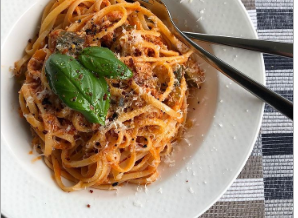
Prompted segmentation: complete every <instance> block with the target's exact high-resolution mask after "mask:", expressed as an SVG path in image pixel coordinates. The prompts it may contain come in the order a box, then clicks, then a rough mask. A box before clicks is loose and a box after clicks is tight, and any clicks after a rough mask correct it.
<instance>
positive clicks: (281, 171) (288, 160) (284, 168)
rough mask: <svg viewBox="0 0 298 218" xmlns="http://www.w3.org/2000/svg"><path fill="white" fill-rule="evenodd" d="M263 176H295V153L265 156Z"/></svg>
mask: <svg viewBox="0 0 298 218" xmlns="http://www.w3.org/2000/svg"><path fill="white" fill-rule="evenodd" d="M263 176H264V178H265V177H291V176H293V155H274V156H263Z"/></svg>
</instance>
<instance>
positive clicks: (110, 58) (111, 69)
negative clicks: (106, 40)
mask: <svg viewBox="0 0 298 218" xmlns="http://www.w3.org/2000/svg"><path fill="white" fill-rule="evenodd" d="M78 59H79V61H80V62H81V64H83V65H84V67H86V68H87V69H88V70H91V71H93V72H95V73H96V74H98V75H99V76H105V77H107V78H111V79H128V78H131V77H132V72H131V70H130V69H129V68H128V67H127V66H126V65H125V64H124V63H123V62H121V61H120V60H118V59H117V58H116V56H115V54H114V53H113V52H112V51H111V50H109V49H107V48H103V47H88V48H85V49H83V52H82V53H81V54H80V55H79V58H78Z"/></svg>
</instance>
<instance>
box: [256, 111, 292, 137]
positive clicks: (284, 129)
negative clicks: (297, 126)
mask: <svg viewBox="0 0 298 218" xmlns="http://www.w3.org/2000/svg"><path fill="white" fill-rule="evenodd" d="M261 131H262V134H268V133H292V132H293V122H292V121H291V120H290V119H288V118H287V117H285V116H284V115H282V114H280V113H278V112H268V113H266V112H265V113H264V116H263V123H262V129H261Z"/></svg>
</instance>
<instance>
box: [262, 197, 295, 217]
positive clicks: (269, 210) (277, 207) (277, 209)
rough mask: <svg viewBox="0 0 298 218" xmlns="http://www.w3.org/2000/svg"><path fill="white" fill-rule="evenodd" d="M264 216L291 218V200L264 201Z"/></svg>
mask: <svg viewBox="0 0 298 218" xmlns="http://www.w3.org/2000/svg"><path fill="white" fill-rule="evenodd" d="M265 214H266V217H270V218H276V217H282V218H293V199H285V200H266V201H265Z"/></svg>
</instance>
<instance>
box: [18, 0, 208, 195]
mask: <svg viewBox="0 0 298 218" xmlns="http://www.w3.org/2000/svg"><path fill="white" fill-rule="evenodd" d="M101 48H102V49H101ZM92 49H93V50H92ZM96 49H97V50H96ZM99 49H101V50H99ZM92 52H95V53H96V55H94V56H92V55H91V54H93V53H92ZM112 53H113V54H112ZM111 54H112V55H114V57H111ZM192 54H193V51H192V50H191V49H189V48H188V47H186V46H185V45H184V44H183V43H182V42H180V41H179V40H178V39H177V38H176V37H175V36H174V35H173V34H172V33H171V32H170V31H169V29H168V28H167V27H166V26H165V25H164V24H163V22H162V21H161V20H160V19H159V18H158V17H157V16H155V15H154V14H153V13H152V12H151V11H149V10H147V9H146V8H144V7H142V6H141V5H140V4H139V3H138V2H134V3H128V2H126V1H124V0H51V1H50V2H49V3H48V5H47V6H46V7H45V9H44V12H43V14H42V18H41V25H40V28H39V30H38V34H36V36H35V37H34V38H33V39H30V40H29V42H28V45H27V47H26V49H25V56H24V57H23V58H22V59H20V60H19V61H17V62H16V63H15V69H14V72H15V75H16V76H17V77H18V78H20V79H22V78H23V83H22V87H21V89H20V91H19V103H20V115H21V116H23V117H24V118H25V119H26V120H27V122H28V123H29V124H30V127H31V132H32V135H33V139H32V146H33V149H34V150H36V151H37V152H38V153H39V154H41V155H42V157H43V160H44V162H45V164H46V165H47V166H48V167H49V168H50V169H51V170H52V171H53V172H54V178H55V181H56V183H57V184H58V186H59V187H60V188H61V189H62V190H63V191H67V192H70V191H75V190H80V189H85V188H88V187H92V188H97V189H107V190H109V189H114V188H116V187H117V186H119V185H121V184H124V183H135V184H141V185H145V184H150V183H152V182H154V181H155V180H156V179H158V176H159V174H158V169H157V167H158V166H159V164H160V163H161V161H162V157H166V156H167V155H169V154H170V153H171V151H172V144H173V143H174V142H175V141H176V140H178V139H179V137H181V136H182V134H183V131H184V126H185V122H186V117H187V108H188V104H187V98H188V94H189V89H190V88H191V87H197V88H198V87H200V85H201V83H203V81H204V73H203V72H202V71H201V70H200V68H199V65H198V63H197V62H196V60H195V59H194V58H193V56H192ZM55 55H56V56H55ZM59 55H60V56H59ZM91 56H92V57H95V59H96V60H99V61H101V62H98V63H100V64H101V65H96V66H101V67H99V68H98V67H97V68H95V67H94V66H95V63H94V61H93V59H90V57H91ZM54 57H55V58H56V59H54ZM104 57H111V58H106V59H105V58H104ZM63 58H68V59H63ZM88 58H89V59H90V61H89V62H88V60H89V59H88ZM95 59H94V60H95ZM114 59H115V60H114ZM64 60H67V61H65V62H62V61H64ZM51 61H53V62H51ZM55 61H56V62H55ZM59 61H60V62H59ZM58 62H59V64H57V63H58ZM120 62H121V63H120ZM52 63H56V65H54V64H52ZM115 63H116V64H117V65H115ZM51 64H52V65H51ZM63 64H64V65H67V67H64V65H63ZM121 64H123V65H121ZM60 65H61V66H60ZM114 66H116V67H114ZM63 67H64V68H63ZM92 67H93V68H92ZM74 69H76V70H74ZM117 69H120V70H119V71H117ZM96 70H98V72H97V71H96ZM62 72H66V73H65V75H67V76H65V77H62V76H61V75H62V74H63V73H62ZM126 73H127V74H126ZM63 75H64V74H63ZM114 75H116V76H114ZM105 84H107V85H106V86H105ZM85 87H87V88H85ZM72 90H76V91H72ZM82 90H83V91H82ZM86 90H90V92H87V91H86ZM92 90H93V91H92ZM86 93H87V94H86ZM96 96H97V97H96ZM98 96H99V97H98ZM84 101H86V102H89V103H90V105H89V103H88V106H86V105H84ZM62 177H63V178H65V179H67V180H69V181H71V182H72V183H73V185H72V186H66V185H65V184H64V183H63V181H62Z"/></svg>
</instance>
